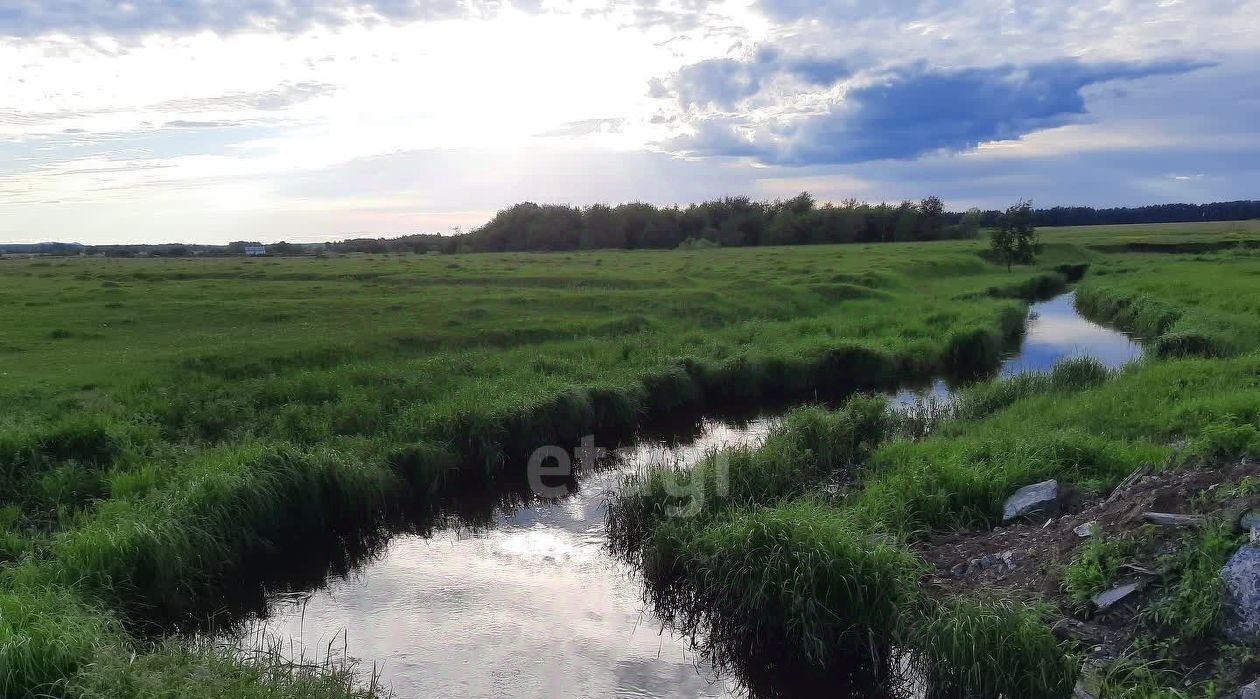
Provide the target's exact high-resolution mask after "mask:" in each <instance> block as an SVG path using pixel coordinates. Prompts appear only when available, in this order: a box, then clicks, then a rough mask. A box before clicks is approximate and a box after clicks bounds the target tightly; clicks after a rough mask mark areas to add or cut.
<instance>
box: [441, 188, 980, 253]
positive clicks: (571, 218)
mask: <svg viewBox="0 0 1260 699" xmlns="http://www.w3.org/2000/svg"><path fill="white" fill-rule="evenodd" d="M982 218H983V214H982V212H980V211H979V210H973V211H971V212H968V213H966V214H950V213H948V212H946V211H945V205H944V203H943V202H942V201H941V200H940V199H939V198H937V197H928V198H926V199H924V200H923V201H920V202H910V201H906V202H901V203H900V204H887V203H881V204H867V203H862V202H857V201H855V200H849V201H845V202H843V203H841V204H822V205H819V204H818V203H817V202H816V201H815V200H814V198H813V197H812V196H811V195H809V194H808V193H804V194H800V195H799V196H796V197H793V198H791V199H786V200H780V201H773V202H766V201H754V200H752V199H750V198H748V197H726V198H723V199H716V200H713V201H707V202H703V203H700V204H692V205H690V206H688V207H686V208H680V207H676V206H667V207H658V206H654V205H652V204H645V203H642V202H636V203H631V204H621V205H619V206H608V205H605V204H595V205H593V206H587V207H582V208H579V207H575V206H566V205H560V204H533V203H524V204H517V205H516V206H513V207H511V208H508V209H504V210H503V211H500V212H499V213H498V214H496V215H495V216H494V218H493V219H491V220H490V221H489V222H488V223H486V224H485V225H483V226H481V227H480V228H477V229H475V230H473V231H471V232H470V233H467V234H466V235H464V236H462V237H461V238H460V239H459V240H458V241H455V247H456V249H459V250H463V251H467V252H512V251H525V250H595V249H617V248H621V249H641V248H656V249H667V248H676V247H680V246H682V247H688V246H695V245H721V246H726V247H744V246H754V245H808V244H819V243H878V242H894V241H915V240H945V239H951V238H973V237H975V236H977V235H978V234H979V232H980V228H981V225H982Z"/></svg>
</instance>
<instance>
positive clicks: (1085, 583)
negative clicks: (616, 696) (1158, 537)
mask: <svg viewBox="0 0 1260 699" xmlns="http://www.w3.org/2000/svg"><path fill="white" fill-rule="evenodd" d="M1137 546H1138V544H1137V542H1136V541H1135V540H1134V539H1133V538H1132V537H1129V536H1127V535H1120V536H1102V535H1097V536H1094V537H1093V538H1091V539H1090V540H1089V541H1087V542H1085V544H1084V545H1082V546H1081V547H1080V548H1078V549H1076V554H1075V556H1073V558H1072V562H1071V563H1069V564H1068V565H1067V567H1066V568H1065V569H1064V571H1063V589H1064V590H1065V591H1067V593H1068V594H1069V595H1071V597H1072V599H1073V600H1074V601H1076V602H1077V603H1078V604H1081V605H1086V604H1088V603H1089V601H1090V600H1092V599H1093V598H1094V596H1095V595H1097V594H1098V593H1100V592H1104V591H1106V590H1108V589H1110V588H1111V586H1112V585H1113V584H1114V583H1115V580H1116V575H1117V574H1118V573H1119V572H1120V566H1122V565H1124V564H1125V563H1128V562H1130V558H1131V556H1132V555H1133V552H1134V550H1135V549H1136V548H1137Z"/></svg>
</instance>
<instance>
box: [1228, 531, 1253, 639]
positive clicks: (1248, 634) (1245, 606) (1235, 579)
mask: <svg viewBox="0 0 1260 699" xmlns="http://www.w3.org/2000/svg"><path fill="white" fill-rule="evenodd" d="M1221 579H1222V580H1223V581H1224V582H1225V629H1224V631H1225V635H1226V636H1227V637H1228V638H1229V639H1230V640H1231V641H1234V642H1236V643H1260V546H1257V545H1256V544H1250V545H1247V546H1243V547H1241V548H1239V549H1238V550H1237V551H1236V552H1234V555H1233V557H1232V558H1230V559H1229V562H1228V563H1226V564H1225V567H1224V568H1223V569H1222V570H1221Z"/></svg>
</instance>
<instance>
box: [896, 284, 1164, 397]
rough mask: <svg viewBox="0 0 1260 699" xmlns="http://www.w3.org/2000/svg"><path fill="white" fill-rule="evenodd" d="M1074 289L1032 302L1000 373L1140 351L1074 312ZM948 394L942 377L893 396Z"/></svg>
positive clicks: (1110, 360) (1111, 362) (1118, 361)
mask: <svg viewBox="0 0 1260 699" xmlns="http://www.w3.org/2000/svg"><path fill="white" fill-rule="evenodd" d="M1075 298H1076V294H1075V292H1072V293H1068V294H1063V295H1062V296H1058V297H1056V298H1054V299H1051V300H1049V301H1044V302H1042V303H1036V304H1033V306H1032V309H1031V311H1030V314H1031V317H1030V319H1029V322H1028V328H1027V333H1026V334H1025V336H1024V340H1023V342H1022V344H1021V345H1020V348H1019V351H1018V352H1017V353H1015V355H1013V356H1011V357H1008V358H1007V359H1006V360H1004V361H1003V362H1002V367H1001V369H1000V370H999V374H1000V375H1001V376H1014V375H1016V374H1023V373H1026V372H1031V371H1046V370H1048V369H1050V368H1051V367H1053V366H1054V365H1055V364H1056V363H1058V362H1059V360H1061V359H1067V358H1070V357H1080V356H1086V355H1088V356H1091V357H1094V358H1095V359H1097V360H1098V361H1100V362H1102V363H1103V364H1105V365H1106V366H1109V367H1112V368H1118V367H1122V366H1124V365H1125V364H1128V363H1129V362H1130V361H1133V360H1134V359H1137V358H1138V357H1140V356H1141V355H1142V347H1141V346H1140V345H1139V344H1138V343H1136V342H1134V341H1133V340H1132V339H1130V338H1129V336H1128V335H1125V334H1124V333H1122V332H1119V331H1116V330H1112V329H1110V328H1107V327H1103V326H1101V325H1099V324H1097V323H1093V322H1090V321H1088V320H1086V319H1085V318H1084V317H1082V316H1081V315H1080V314H1079V313H1077V312H1076V306H1075V305H1074V301H1075ZM928 396H931V397H934V398H936V399H937V400H944V399H946V398H948V397H949V388H948V387H947V386H946V385H945V382H944V381H935V382H933V384H932V387H931V388H930V389H926V390H918V391H912V390H903V391H899V392H898V393H897V394H896V396H895V397H894V400H895V401H896V402H897V403H898V404H900V405H914V403H915V401H916V400H917V399H919V398H927V397H928Z"/></svg>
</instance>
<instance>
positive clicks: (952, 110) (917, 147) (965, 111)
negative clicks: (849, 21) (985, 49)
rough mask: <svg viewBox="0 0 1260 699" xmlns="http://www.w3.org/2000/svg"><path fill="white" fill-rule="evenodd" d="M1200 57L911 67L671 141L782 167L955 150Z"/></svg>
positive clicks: (1044, 122) (1067, 111)
mask: <svg viewBox="0 0 1260 699" xmlns="http://www.w3.org/2000/svg"><path fill="white" fill-rule="evenodd" d="M1205 65H1206V64H1203V63H1196V62H1190V61H1164V62H1156V63H1145V64H1137V63H1098V64H1085V63H1080V62H1078V61H1074V60H1064V61H1054V62H1050V63H1041V64H1036V65H1030V66H1013V65H1007V66H997V67H986V68H968V69H963V70H954V71H931V70H927V69H925V68H924V67H922V66H915V67H909V68H903V69H901V70H898V71H895V72H894V73H892V74H891V75H889V76H887V77H886V78H885V79H884V80H882V81H880V82H877V83H875V84H871V85H867V86H864V87H860V88H855V89H853V90H850V91H849V92H848V94H847V95H846V96H845V99H844V101H842V102H840V103H837V104H835V105H833V106H832V107H831V109H829V110H828V111H827V112H825V113H823V114H818V115H811V116H807V117H804V118H801V119H798V120H795V121H790V122H787V123H784V124H780V125H775V126H770V127H765V126H762V127H759V128H756V129H750V128H748V125H746V124H744V123H742V122H740V121H739V120H737V119H731V118H727V117H713V118H709V119H706V120H703V121H701V122H699V124H698V125H697V132H696V134H694V135H692V136H684V137H682V138H680V139H676V140H675V141H673V142H671V143H670V144H669V145H670V146H671V149H672V150H678V151H684V152H688V153H693V154H698V155H727V156H746V157H755V158H757V159H759V160H761V161H763V162H767V163H773V164H783V165H810V164H819V163H857V162H867V161H873V160H886V159H908V158H915V157H918V156H921V155H924V154H928V153H932V152H935V151H941V150H945V151H962V150H968V149H971V148H974V147H976V146H977V145H979V144H980V143H984V142H987V141H995V140H1003V139H1011V138H1017V137H1019V136H1023V135H1025V134H1028V133H1032V132H1034V131H1039V130H1042V129H1048V128H1053V127H1056V126H1062V125H1064V124H1068V123H1071V122H1072V121H1073V120H1075V119H1078V118H1079V117H1080V116H1081V115H1083V114H1085V113H1086V104H1085V97H1084V95H1083V94H1082V90H1083V89H1084V88H1086V87H1089V86H1091V85H1095V84H1098V83H1103V82H1108V81H1113V80H1132V79H1137V78H1145V77H1151V76H1156V75H1173V74H1180V73H1186V72H1189V71H1192V70H1195V69H1197V68H1202V67H1205ZM734 94H737V93H736V92H731V93H721V95H720V96H721V97H723V98H726V97H728V96H731V95H734Z"/></svg>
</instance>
